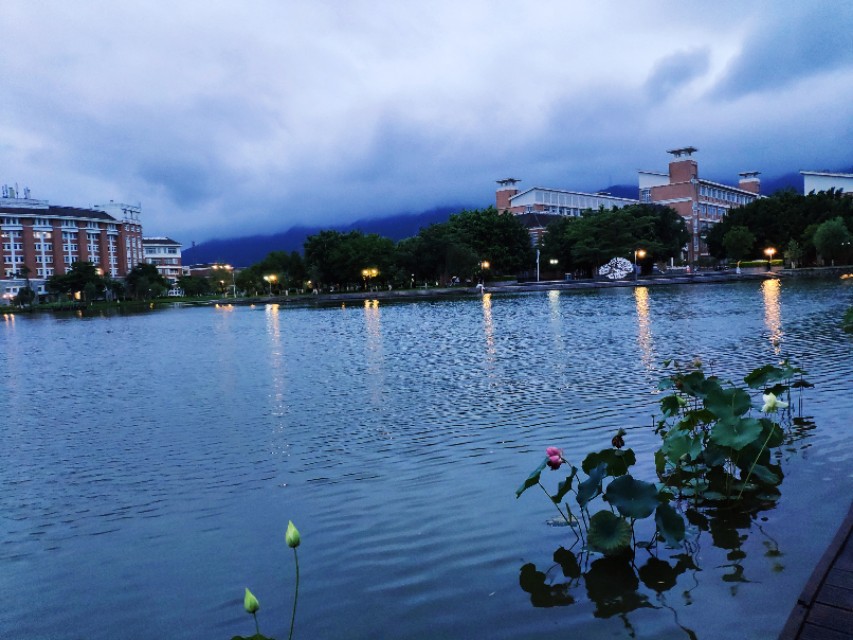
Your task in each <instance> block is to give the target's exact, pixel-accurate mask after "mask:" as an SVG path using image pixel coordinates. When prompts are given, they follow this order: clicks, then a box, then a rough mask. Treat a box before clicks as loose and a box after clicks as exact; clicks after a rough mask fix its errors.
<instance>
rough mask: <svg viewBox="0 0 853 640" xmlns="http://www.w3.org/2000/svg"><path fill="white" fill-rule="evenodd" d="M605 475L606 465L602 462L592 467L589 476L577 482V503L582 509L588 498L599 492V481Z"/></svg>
mask: <svg viewBox="0 0 853 640" xmlns="http://www.w3.org/2000/svg"><path fill="white" fill-rule="evenodd" d="M606 475H607V465H606V464H604V463H603V462H602V463H601V464H600V465H598V466H597V467H596V468H595V469H593V470H592V471H591V472H590V474H589V478H587V479H586V480H584V481H583V482H581V483H580V484H578V504H579V505H580V507H581V509H583V508H584V507H585V506H586V505H587V503H589V501H590V500H592V499H593V498H594V497H595V496H597V495H598V494H599V493H601V481H602V480H604V476H606Z"/></svg>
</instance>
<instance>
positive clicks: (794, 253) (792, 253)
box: [785, 240, 805, 269]
mask: <svg viewBox="0 0 853 640" xmlns="http://www.w3.org/2000/svg"><path fill="white" fill-rule="evenodd" d="M804 253H805V252H804V251H803V247H802V245H801V244H800V243H799V242H797V241H796V240H791V241H790V242H789V243H788V246H787V247H786V248H785V259H786V260H787V261H788V262H789V263H790V265H791V268H792V269H796V268H797V265H798V264H799V263H800V262H801V261H802V259H803V255H804Z"/></svg>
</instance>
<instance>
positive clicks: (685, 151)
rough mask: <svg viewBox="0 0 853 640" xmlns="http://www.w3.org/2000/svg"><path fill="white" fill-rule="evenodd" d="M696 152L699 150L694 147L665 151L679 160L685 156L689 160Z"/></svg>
mask: <svg viewBox="0 0 853 640" xmlns="http://www.w3.org/2000/svg"><path fill="white" fill-rule="evenodd" d="M697 151H699V149H697V148H696V147H682V148H681V149H667V151H666V152H667V153H671V154H672V155H674V156H675V157H676V158H680V157H681V156H687V157H688V158H689V157H690V156H692V155H693V154H694V153H696V152H697Z"/></svg>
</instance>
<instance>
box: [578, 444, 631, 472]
mask: <svg viewBox="0 0 853 640" xmlns="http://www.w3.org/2000/svg"><path fill="white" fill-rule="evenodd" d="M635 462H637V456H636V455H634V450H633V449H625V450H624V451H623V450H621V449H602V450H601V451H594V452H593V453H590V454H588V455H587V457H586V458H584V459H583V463H582V464H581V467H582V468H583V470H584V473H586V474H587V475H589V474H590V473H591V472H592V470H593V469H595V468H596V467H597V466H598V465H600V464H606V465H607V475H609V476H619V475H622V474H623V473H627V472H628V467H630V466H631V465H633V464H634V463H635Z"/></svg>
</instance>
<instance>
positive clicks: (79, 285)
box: [45, 261, 105, 301]
mask: <svg viewBox="0 0 853 640" xmlns="http://www.w3.org/2000/svg"><path fill="white" fill-rule="evenodd" d="M104 286H105V281H104V278H103V276H102V275H101V274H100V273H99V270H98V268H97V267H96V266H95V265H94V264H93V263H91V262H87V261H77V262H73V263H72V264H71V266H70V267H69V268H68V271H66V272H65V273H64V274H62V275H52V276H50V277H49V278H48V279H47V281H46V282H45V288H46V289H47V290H48V291H49V292H50V293H52V294H54V295H73V294H75V293H78V292H79V293H80V297H81V299H84V300H88V301H91V300H92V299H94V298H96V297H97V296H98V295H99V294H100V292H101V291H103V290H104Z"/></svg>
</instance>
